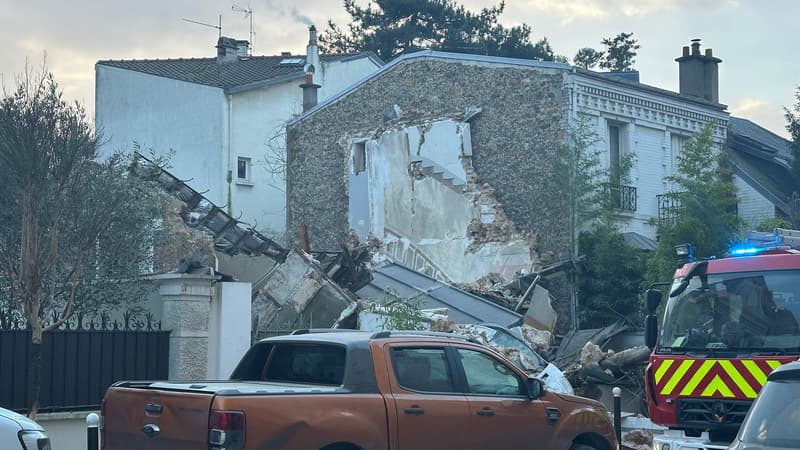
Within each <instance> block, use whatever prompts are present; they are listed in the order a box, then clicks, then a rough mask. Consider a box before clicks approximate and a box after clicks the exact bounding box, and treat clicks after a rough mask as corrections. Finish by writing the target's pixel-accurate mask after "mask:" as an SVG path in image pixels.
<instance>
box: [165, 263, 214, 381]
mask: <svg viewBox="0 0 800 450" xmlns="http://www.w3.org/2000/svg"><path fill="white" fill-rule="evenodd" d="M153 278H154V279H155V280H156V282H157V283H158V285H159V294H160V295H161V301H162V308H163V312H162V318H161V328H162V329H164V330H170V331H172V333H171V334H170V337H169V379H170V380H204V379H207V378H208V376H209V373H208V368H209V319H210V318H211V308H212V301H213V298H214V295H215V292H214V291H215V286H214V285H215V283H216V282H217V280H219V279H220V277H219V276H217V275H208V274H191V273H167V274H162V275H156V276H155V277H153Z"/></svg>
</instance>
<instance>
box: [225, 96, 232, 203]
mask: <svg viewBox="0 0 800 450" xmlns="http://www.w3.org/2000/svg"><path fill="white" fill-rule="evenodd" d="M227 101H228V111H227V112H228V114H227V116H228V117H227V118H226V119H227V126H226V128H227V130H226V133H225V134H226V136H225V146H226V147H227V153H228V164H227V166H228V172H227V174H226V175H225V181H226V183H227V185H228V186H227V204H228V205H227V207H226V209H227V212H228V215H229V216H231V217H233V161H232V156H231V115H232V114H233V96H232V95H231V94H228V95H227Z"/></svg>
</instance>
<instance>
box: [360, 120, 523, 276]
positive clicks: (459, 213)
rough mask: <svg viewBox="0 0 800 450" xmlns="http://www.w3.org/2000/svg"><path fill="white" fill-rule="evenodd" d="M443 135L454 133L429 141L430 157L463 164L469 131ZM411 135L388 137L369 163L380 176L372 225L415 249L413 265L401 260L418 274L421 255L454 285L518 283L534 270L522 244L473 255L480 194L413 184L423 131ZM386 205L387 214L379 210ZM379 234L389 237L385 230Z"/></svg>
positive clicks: (435, 183) (427, 182) (428, 181)
mask: <svg viewBox="0 0 800 450" xmlns="http://www.w3.org/2000/svg"><path fill="white" fill-rule="evenodd" d="M451 124H452V123H451ZM434 128H436V127H434ZM441 130H450V133H439V132H437V133H433V134H430V135H428V134H426V135H425V143H426V150H425V152H426V154H428V155H430V156H428V157H429V158H431V159H434V158H435V159H437V160H439V161H441V162H443V163H444V164H450V163H452V161H449V160H448V157H447V155H449V158H451V159H455V160H456V161H458V155H459V154H460V149H461V141H460V138H461V137H462V136H463V138H464V139H470V136H469V132H468V128H467V129H466V130H467V131H466V134H465V135H464V134H461V133H464V132H465V131H464V130H465V129H464V128H462V127H456V126H448V125H447V124H442V127H441ZM458 130H461V131H458ZM456 132H458V133H456ZM406 133H407V130H406V129H404V130H396V131H391V132H387V133H384V134H383V136H382V137H381V139H380V141H379V143H378V144H377V145H375V146H374V147H370V148H371V149H372V151H371V152H370V153H369V155H370V160H369V161H368V164H369V165H370V170H371V172H370V174H371V175H372V174H373V173H374V174H375V176H374V177H373V179H372V180H371V181H372V182H371V186H372V191H373V198H372V201H371V206H372V214H373V219H372V223H375V224H378V223H380V224H383V227H385V230H388V231H389V232H390V234H391V235H393V236H391V237H390V238H392V239H396V236H399V237H400V238H402V239H404V240H407V241H408V244H409V246H404V249H405V250H406V251H408V256H409V257H410V258H411V260H405V258H404V256H406V255H405V254H403V255H399V256H400V259H402V260H403V261H402V262H403V263H405V264H407V265H409V266H411V267H412V268H414V267H415V266H416V265H418V264H423V261H421V260H419V258H420V254H421V255H422V257H424V259H427V260H428V262H430V263H432V264H434V265H435V266H436V267H437V269H439V270H441V272H442V273H443V274H444V275H445V277H446V278H447V279H449V280H451V281H454V282H471V281H475V280H476V279H478V278H480V277H482V276H484V275H487V274H489V273H493V272H494V273H501V274H502V275H504V276H506V277H507V278H508V279H512V278H513V274H514V272H516V271H517V270H520V269H525V270H530V268H531V259H530V248H529V246H528V244H527V243H526V242H524V241H521V240H511V241H509V242H497V243H489V244H486V245H484V246H482V247H481V248H480V249H478V250H477V251H475V252H470V251H468V247H469V245H470V242H471V240H470V239H469V238H468V237H467V227H468V226H469V224H470V222H471V221H472V220H473V219H480V210H479V207H478V206H477V205H476V204H475V202H474V200H473V195H474V193H472V192H467V193H459V192H456V191H455V190H453V189H450V188H448V187H447V186H445V185H444V184H443V183H441V182H440V181H439V180H437V179H435V178H433V177H425V178H423V179H421V180H414V181H412V179H411V177H410V176H409V173H408V167H409V164H410V162H411V160H412V154H411V153H412V150H411V149H409V141H412V140H414V141H416V139H417V138H418V136H419V134H420V130H419V129H416V128H415V127H411V128H410V129H408V133H409V134H410V135H411V136H412V137H414V139H410V138H407V136H406ZM413 148H414V149H416V146H414V147H413ZM432 157H433V158H432ZM373 167H383V168H384V169H383V170H380V169H378V170H374V169H373ZM351 195H352V194H351ZM380 205H383V209H376V208H375V207H376V206H380ZM374 231H379V232H380V234H376V235H378V236H384V230H383V229H382V230H374ZM384 237H386V236H384ZM409 247H413V249H414V250H413V251H411V249H410V248H409ZM396 256H397V255H396Z"/></svg>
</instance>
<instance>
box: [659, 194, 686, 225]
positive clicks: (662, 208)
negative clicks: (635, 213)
mask: <svg viewBox="0 0 800 450" xmlns="http://www.w3.org/2000/svg"><path fill="white" fill-rule="evenodd" d="M656 203H657V204H658V223H675V219H677V217H678V209H679V208H680V207H681V201H680V200H679V199H677V198H675V197H673V196H670V195H656Z"/></svg>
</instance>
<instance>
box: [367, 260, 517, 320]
mask: <svg viewBox="0 0 800 450" xmlns="http://www.w3.org/2000/svg"><path fill="white" fill-rule="evenodd" d="M372 278H373V279H372V282H370V284H368V285H367V286H365V287H363V288H361V289H360V290H358V292H356V293H357V294H358V295H359V296H360V297H362V298H366V299H371V300H373V301H380V300H382V299H385V298H386V297H387V295H388V296H389V298H414V297H417V296H419V297H420V298H421V307H422V308H423V309H432V308H447V311H448V317H449V318H450V320H452V321H453V322H454V323H457V324H465V323H482V322H493V323H498V324H500V325H503V326H512V325H516V324H518V323H519V322H520V320H521V319H522V315H520V314H517V313H515V312H514V311H511V310H508V309H506V308H503V307H502V306H500V305H498V304H496V303H493V302H491V301H489V300H486V299H484V298H481V297H478V296H476V295H473V294H470V293H468V292H465V291H462V290H461V289H458V288H455V287H453V286H451V285H449V284H445V283H442V282H440V281H437V280H434V279H433V278H431V277H429V276H427V275H424V274H422V273H420V272H417V271H415V270H412V269H410V268H408V267H406V266H403V265H401V264H397V263H394V262H392V263H388V264H386V265H384V266H381V267H379V268H378V269H377V270H375V271H373V272H372Z"/></svg>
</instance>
